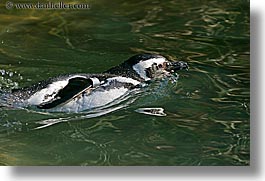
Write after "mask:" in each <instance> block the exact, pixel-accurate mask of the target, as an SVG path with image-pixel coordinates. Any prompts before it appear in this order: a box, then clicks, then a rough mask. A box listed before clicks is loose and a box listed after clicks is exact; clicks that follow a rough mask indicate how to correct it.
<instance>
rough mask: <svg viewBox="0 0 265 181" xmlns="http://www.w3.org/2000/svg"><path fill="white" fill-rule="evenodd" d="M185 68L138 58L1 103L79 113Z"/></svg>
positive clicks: (57, 79)
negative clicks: (98, 72) (101, 71)
mask: <svg viewBox="0 0 265 181" xmlns="http://www.w3.org/2000/svg"><path fill="white" fill-rule="evenodd" d="M187 68H188V65H187V63H186V62H183V61H178V62H170V61H169V60H167V59H166V58H165V57H163V56H160V55H155V54H139V55H135V56H133V57H131V58H129V59H128V60H126V61H125V62H123V63H121V64H120V65H118V66H116V67H113V68H110V69H109V70H107V71H105V72H103V73H101V74H70V75H63V76H58V77H55V78H50V79H48V80H44V81H41V82H38V83H36V84H34V85H32V86H30V87H25V88H20V89H15V90H12V93H10V94H9V95H7V96H6V100H5V101H6V103H7V104H8V105H9V106H12V107H28V106H34V107H37V108H38V109H42V110H47V111H52V112H54V111H55V112H80V111H84V110H89V109H92V108H96V107H100V106H104V105H106V104H109V103H111V102H113V101H114V100H116V99H118V98H120V97H122V96H123V95H125V94H126V93H128V91H129V90H132V89H134V88H139V87H141V85H143V84H147V83H148V82H149V81H150V80H152V79H160V78H163V77H169V76H171V75H172V73H174V72H175V71H177V70H181V69H187Z"/></svg>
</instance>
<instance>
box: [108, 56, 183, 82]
mask: <svg viewBox="0 0 265 181" xmlns="http://www.w3.org/2000/svg"><path fill="white" fill-rule="evenodd" d="M181 69H188V64H187V63H186V62H183V61H177V62H171V61H169V60H167V59H166V58H165V57H163V56H161V55H156V54H139V55H135V56H133V57H131V58H129V59H128V60H126V61H125V62H123V63H122V64H120V65H118V66H117V67H113V68H111V69H109V70H108V71H106V72H107V73H111V74H118V75H123V76H127V77H131V78H136V79H141V80H144V81H149V80H152V79H159V78H162V77H165V76H170V75H171V74H172V73H174V72H176V71H177V70H181ZM124 74H126V75H124Z"/></svg>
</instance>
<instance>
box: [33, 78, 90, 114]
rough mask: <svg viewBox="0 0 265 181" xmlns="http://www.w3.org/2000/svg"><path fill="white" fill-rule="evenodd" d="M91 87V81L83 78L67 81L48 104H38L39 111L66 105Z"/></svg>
mask: <svg viewBox="0 0 265 181" xmlns="http://www.w3.org/2000/svg"><path fill="white" fill-rule="evenodd" d="M92 87H93V80H91V79H90V78H85V77H75V78H71V79H69V80H68V84H67V85H66V86H65V87H64V88H62V89H61V90H59V91H58V93H57V94H56V95H55V96H54V98H53V99H51V100H50V101H48V102H44V103H41V104H39V105H38V106H37V107H38V108H40V109H51V108H54V107H56V106H58V105H60V104H63V103H66V102H68V101H70V100H72V99H73V98H75V97H77V96H78V95H80V94H81V93H83V92H84V91H87V90H88V89H91V88H92Z"/></svg>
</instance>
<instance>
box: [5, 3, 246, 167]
mask: <svg viewBox="0 0 265 181" xmlns="http://www.w3.org/2000/svg"><path fill="white" fill-rule="evenodd" d="M21 2H22V1H21ZM28 2H29V1H28ZM68 2H70V1H68ZM74 2H75V3H77V2H84V1H81V0H79V1H74ZM86 2H88V3H89V4H90V5H91V8H90V9H89V10H67V11H63V10H14V9H13V10H7V9H6V8H5V6H4V5H5V2H3V1H1V7H0V9H1V11H0V70H1V71H0V86H1V89H2V90H7V89H11V88H14V87H23V86H28V85H31V84H33V83H35V82H37V81H40V80H43V79H46V78H49V77H52V76H57V75H59V74H64V73H76V72H87V73H98V72H102V71H104V70H106V69H108V68H110V67H112V66H115V65H117V64H119V63H121V62H123V61H124V60H126V59H127V58H129V57H130V56H132V55H135V54H138V53H143V52H149V53H158V54H161V55H164V56H167V57H168V58H170V59H175V60H176V59H180V58H184V59H185V60H186V61H187V62H188V63H189V66H190V69H189V71H181V72H179V76H180V77H179V80H178V82H177V83H175V84H172V83H170V82H165V81H164V82H157V83H154V84H153V85H150V87H149V88H147V89H145V90H144V91H146V92H148V93H143V94H142V95H144V96H141V95H138V97H137V99H136V100H135V101H134V102H131V103H130V104H129V105H128V106H126V107H124V108H122V109H119V110H116V111H113V112H111V113H109V114H106V115H103V116H99V117H95V118H84V117H82V116H84V115H83V114H80V115H79V114H56V113H54V114H44V113H40V112H34V111H33V110H21V109H20V110H18V109H8V108H0V164H1V165H249V162H250V122H249V121H250V110H249V106H250V58H249V57H250V56H249V54H250V53H249V48H250V45H249V40H250V35H249V21H250V20H249V15H250V13H249V2H248V1H244V0H234V1H233V0H225V1H214V0H213V1H204V0H202V1H199V0H189V1H184V0H182V1H177V0H175V1H174V0H172V1H159V0H156V1H143V0H137V1H136V0H135V1H128V0H127V1H125V0H116V1H115V2H113V1H107V0H97V1H86ZM122 104H123V103H122ZM141 107H161V108H164V109H165V113H166V114H167V116H165V117H156V116H149V115H144V114H139V113H137V112H135V110H136V109H138V108H141ZM66 117H70V118H73V117H74V118H75V120H72V121H62V122H60V120H63V119H62V118H66ZM51 118H52V119H54V120H57V121H59V122H60V123H57V124H54V125H51V126H48V127H46V128H43V129H37V130H35V129H34V128H35V127H37V126H39V124H38V123H37V122H38V121H41V120H50V119H51Z"/></svg>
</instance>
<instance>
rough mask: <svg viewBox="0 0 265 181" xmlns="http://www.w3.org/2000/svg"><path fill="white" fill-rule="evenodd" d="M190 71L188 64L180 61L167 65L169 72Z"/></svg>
mask: <svg viewBox="0 0 265 181" xmlns="http://www.w3.org/2000/svg"><path fill="white" fill-rule="evenodd" d="M183 69H185V70H188V69H189V66H188V64H187V63H186V62H183V61H178V62H170V63H168V64H167V68H166V70H167V71H169V72H175V71H177V70H183Z"/></svg>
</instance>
